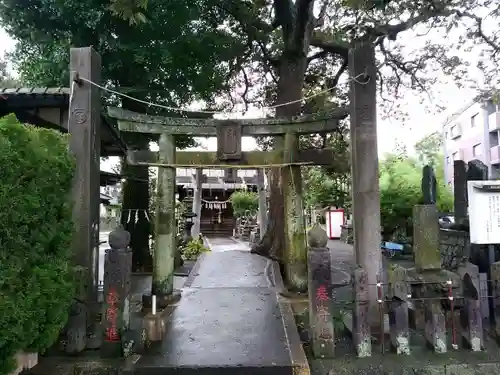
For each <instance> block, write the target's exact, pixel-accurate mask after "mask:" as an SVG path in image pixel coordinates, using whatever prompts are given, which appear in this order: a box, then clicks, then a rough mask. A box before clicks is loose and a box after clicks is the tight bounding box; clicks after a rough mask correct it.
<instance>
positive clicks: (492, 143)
mask: <svg viewBox="0 0 500 375" xmlns="http://www.w3.org/2000/svg"><path fill="white" fill-rule="evenodd" d="M498 143H499V142H498V130H495V131H492V132H491V133H490V147H495V146H498Z"/></svg>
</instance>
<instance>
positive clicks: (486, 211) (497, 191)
mask: <svg viewBox="0 0 500 375" xmlns="http://www.w3.org/2000/svg"><path fill="white" fill-rule="evenodd" d="M467 190H468V193H467V195H468V200H469V225H470V242H471V243H473V244H478V245H488V244H498V243H500V181H468V182H467Z"/></svg>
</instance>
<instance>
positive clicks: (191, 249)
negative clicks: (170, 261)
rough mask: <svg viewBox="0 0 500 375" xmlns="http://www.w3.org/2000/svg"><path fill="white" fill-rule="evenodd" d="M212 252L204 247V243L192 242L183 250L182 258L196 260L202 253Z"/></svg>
mask: <svg viewBox="0 0 500 375" xmlns="http://www.w3.org/2000/svg"><path fill="white" fill-rule="evenodd" d="M207 251H210V249H207V248H206V247H205V246H203V241H200V240H191V241H189V243H188V244H187V245H186V246H184V247H183V248H182V251H181V252H182V258H183V259H184V260H196V259H198V257H199V256H200V254H201V253H205V252H207Z"/></svg>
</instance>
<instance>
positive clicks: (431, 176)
mask: <svg viewBox="0 0 500 375" xmlns="http://www.w3.org/2000/svg"><path fill="white" fill-rule="evenodd" d="M422 195H423V197H424V204H436V199H437V180H436V175H435V173H434V169H433V168H432V167H431V166H430V165H426V166H425V167H424V168H423V171H422Z"/></svg>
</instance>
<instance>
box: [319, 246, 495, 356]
mask: <svg viewBox="0 0 500 375" xmlns="http://www.w3.org/2000/svg"><path fill="white" fill-rule="evenodd" d="M313 252H314V250H313ZM327 254H328V255H327ZM326 256H329V253H327V252H325V253H324V254H321V253H320V252H316V254H310V258H309V259H310V265H309V267H310V270H309V274H310V283H312V291H313V293H310V297H309V314H310V315H309V320H310V325H311V335H310V338H311V341H312V343H311V344H312V345H311V347H312V349H313V353H314V355H315V356H316V357H319V358H335V343H336V339H335V334H336V332H335V327H334V326H333V320H334V319H333V317H334V316H336V315H337V316H338V313H339V310H341V309H343V310H344V311H343V312H344V314H346V313H347V315H349V314H352V320H349V319H344V321H343V322H344V324H345V326H346V329H347V331H348V332H349V333H350V334H351V337H352V341H353V345H354V348H355V349H354V350H355V354H356V355H357V356H358V357H369V356H371V355H372V353H374V352H379V353H382V354H388V353H391V352H392V353H396V354H397V355H410V353H411V352H412V348H415V346H414V345H422V344H423V345H425V346H426V347H427V348H429V350H430V351H432V352H434V353H438V354H440V353H446V352H447V351H449V350H469V351H480V350H483V349H484V334H485V332H484V328H485V327H487V324H489V322H492V321H498V322H499V323H500V319H496V320H495V319H494V317H490V309H489V307H490V306H489V302H492V303H493V304H498V302H496V301H500V277H495V278H494V279H492V280H487V277H486V274H479V271H478V267H477V266H475V265H473V264H471V263H467V264H466V265H465V266H463V267H461V268H459V269H458V271H457V272H456V273H454V272H449V271H446V270H436V272H425V273H419V272H417V271H415V270H414V269H412V270H407V269H405V268H404V267H401V266H394V267H392V268H391V269H390V270H388V272H387V275H379V277H378V278H377V283H375V284H373V283H369V282H368V275H367V273H366V272H365V271H364V270H363V269H362V268H357V269H356V270H355V271H354V273H353V280H352V282H351V283H350V284H349V285H348V287H352V289H353V299H352V300H348V301H346V300H338V299H336V294H337V293H336V288H338V287H339V284H338V283H337V284H335V283H336V282H335V281H332V279H331V275H330V276H328V272H329V273H330V274H331V269H328V270H327V269H326V268H327V267H328V268H329V260H326V263H325V261H324V259H325V257H326ZM314 258H316V259H314ZM321 258H323V261H320V259H321ZM321 268H323V270H321ZM498 269H499V271H500V265H499V267H498ZM498 274H499V275H500V272H498ZM492 275H495V273H492ZM383 280H387V281H386V282H384V281H383ZM488 284H489V286H490V294H488ZM344 286H345V285H344ZM370 295H372V296H373V295H376V301H370V298H369V296H370ZM326 296H328V297H326ZM499 306H500V304H499ZM499 312H500V311H499ZM498 326H499V327H500V324H498ZM496 332H499V334H500V329H499V330H497V331H496ZM495 334H496V333H495ZM410 338H411V339H412V340H411V341H410ZM412 345H413V346H412ZM353 354H354V353H353Z"/></svg>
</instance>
